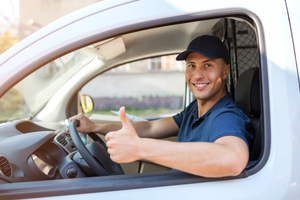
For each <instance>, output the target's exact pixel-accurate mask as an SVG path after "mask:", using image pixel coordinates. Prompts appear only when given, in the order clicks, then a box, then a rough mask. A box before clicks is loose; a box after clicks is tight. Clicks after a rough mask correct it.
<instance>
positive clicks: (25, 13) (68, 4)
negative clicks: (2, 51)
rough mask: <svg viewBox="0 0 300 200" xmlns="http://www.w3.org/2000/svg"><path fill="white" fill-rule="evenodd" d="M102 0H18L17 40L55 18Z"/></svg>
mask: <svg viewBox="0 0 300 200" xmlns="http://www.w3.org/2000/svg"><path fill="white" fill-rule="evenodd" d="M100 1H102V0H84V1H83V0H19V12H20V13H19V16H20V18H19V40H22V39H24V38H25V37H27V36H28V35H30V34H32V33H34V32H35V31H37V30H39V29H40V28H42V27H44V26H46V25H47V24H49V23H51V22H53V21H55V20H56V19H58V18H60V17H62V16H65V15H67V14H69V13H71V12H74V11H76V10H79V9H80V8H83V7H86V6H89V5H92V4H94V3H97V2H100Z"/></svg>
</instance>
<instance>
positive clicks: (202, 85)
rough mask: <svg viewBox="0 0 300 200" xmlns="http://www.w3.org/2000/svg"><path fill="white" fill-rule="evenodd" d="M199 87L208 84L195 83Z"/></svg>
mask: <svg viewBox="0 0 300 200" xmlns="http://www.w3.org/2000/svg"><path fill="white" fill-rule="evenodd" d="M195 85H196V86H197V87H203V86H205V85H207V84H195Z"/></svg>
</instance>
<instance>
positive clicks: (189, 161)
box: [139, 138, 248, 177]
mask: <svg viewBox="0 0 300 200" xmlns="http://www.w3.org/2000/svg"><path fill="white" fill-rule="evenodd" d="M234 139H235V138H234ZM237 140H240V139H239V138H237ZM242 146H243V144H242ZM242 148H248V147H247V145H246V146H243V147H242ZM139 149H140V151H139V156H140V158H141V159H145V160H148V161H151V162H154V163H157V164H160V165H163V166H167V167H170V168H174V169H177V170H180V171H185V172H188V173H191V174H195V175H200V176H204V177H224V176H235V175H238V174H240V173H241V171H242V170H243V169H244V168H245V166H246V164H247V161H248V155H247V154H241V153H239V152H236V151H235V150H234V149H232V148H230V147H228V146H226V145H223V144H219V143H204V142H189V143H178V142H169V141H162V140H153V139H142V140H141V144H140V145H139ZM246 152H248V151H247V149H246Z"/></svg>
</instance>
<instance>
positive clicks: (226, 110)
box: [173, 94, 252, 147]
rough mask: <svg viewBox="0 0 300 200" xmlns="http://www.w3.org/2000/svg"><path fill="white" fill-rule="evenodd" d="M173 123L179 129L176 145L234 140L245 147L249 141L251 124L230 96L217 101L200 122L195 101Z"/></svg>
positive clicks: (250, 138) (174, 117) (176, 116)
mask: <svg viewBox="0 0 300 200" xmlns="http://www.w3.org/2000/svg"><path fill="white" fill-rule="evenodd" d="M173 119H174V120H175V122H176V124H177V125H178V127H179V128H180V130H179V133H178V138H177V141H178V142H215V141H216V140H217V139H219V138H220V137H224V136H236V137H239V138H241V139H242V140H244V141H245V142H246V143H247V145H248V147H249V144H250V142H251V140H252V123H251V121H250V119H249V118H248V117H247V116H246V115H245V114H244V112H243V111H242V108H241V107H240V106H239V105H237V104H236V103H235V102H234V101H233V99H232V95H231V94H227V95H226V96H224V97H223V98H222V99H220V100H219V101H218V102H217V103H216V104H215V105H214V106H213V107H211V108H210V109H209V110H208V111H207V112H206V113H205V114H204V115H203V116H201V117H200V118H199V117H198V104H197V100H195V101H193V102H192V103H191V104H190V105H189V106H188V107H186V108H185V109H184V110H183V111H182V112H181V113H179V114H177V115H175V116H173Z"/></svg>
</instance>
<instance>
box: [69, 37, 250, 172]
mask: <svg viewBox="0 0 300 200" xmlns="http://www.w3.org/2000/svg"><path fill="white" fill-rule="evenodd" d="M176 59H177V60H186V72H185V78H186V82H187V84H188V87H189V89H190V90H191V92H192V93H193V94H194V96H195V97H196V99H197V100H195V101H194V102H192V103H191V104H190V105H189V106H188V107H187V108H185V109H184V111H182V112H181V113H180V114H177V115H175V116H173V117H169V118H164V119H159V120H155V121H149V122H134V123H131V122H130V121H129V120H128V119H127V117H126V115H125V108H124V107H121V108H120V110H119V116H120V119H121V122H122V124H106V125H103V124H94V123H92V122H91V121H90V120H89V119H88V118H86V117H85V116H84V115H82V114H79V115H77V116H74V117H72V118H70V121H72V120H74V119H78V120H80V126H79V127H78V128H77V130H78V131H80V132H97V133H101V134H103V135H105V139H106V141H107V143H106V144H107V147H108V153H109V154H110V156H111V159H112V160H113V161H115V162H117V163H128V162H133V161H135V160H140V159H145V160H148V161H151V162H154V163H157V164H160V165H164V166H167V167H170V168H173V169H177V170H180V171H185V172H188V173H191V174H195V175H200V176H204V177H224V176H236V175H238V174H240V173H241V172H242V171H243V170H244V168H245V167H246V165H247V162H248V159H249V142H250V140H251V138H252V136H251V132H252V124H251V122H250V120H249V119H248V118H247V117H246V116H245V115H244V113H243V112H242V110H241V109H240V107H239V106H237V105H236V104H235V103H234V101H233V100H232V97H231V95H230V94H227V92H226V82H225V81H226V77H227V75H228V73H229V65H228V63H229V55H228V51H227V48H226V46H225V45H224V44H223V43H222V42H221V41H220V40H219V39H218V38H217V37H214V36H208V35H204V36H200V37H198V38H196V39H194V40H193V41H192V42H191V43H190V44H189V46H188V48H187V50H186V51H184V52H182V53H181V54H179V55H178V56H177V58H176ZM170 136H178V142H171V141H164V140H157V139H160V138H165V137H170Z"/></svg>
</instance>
